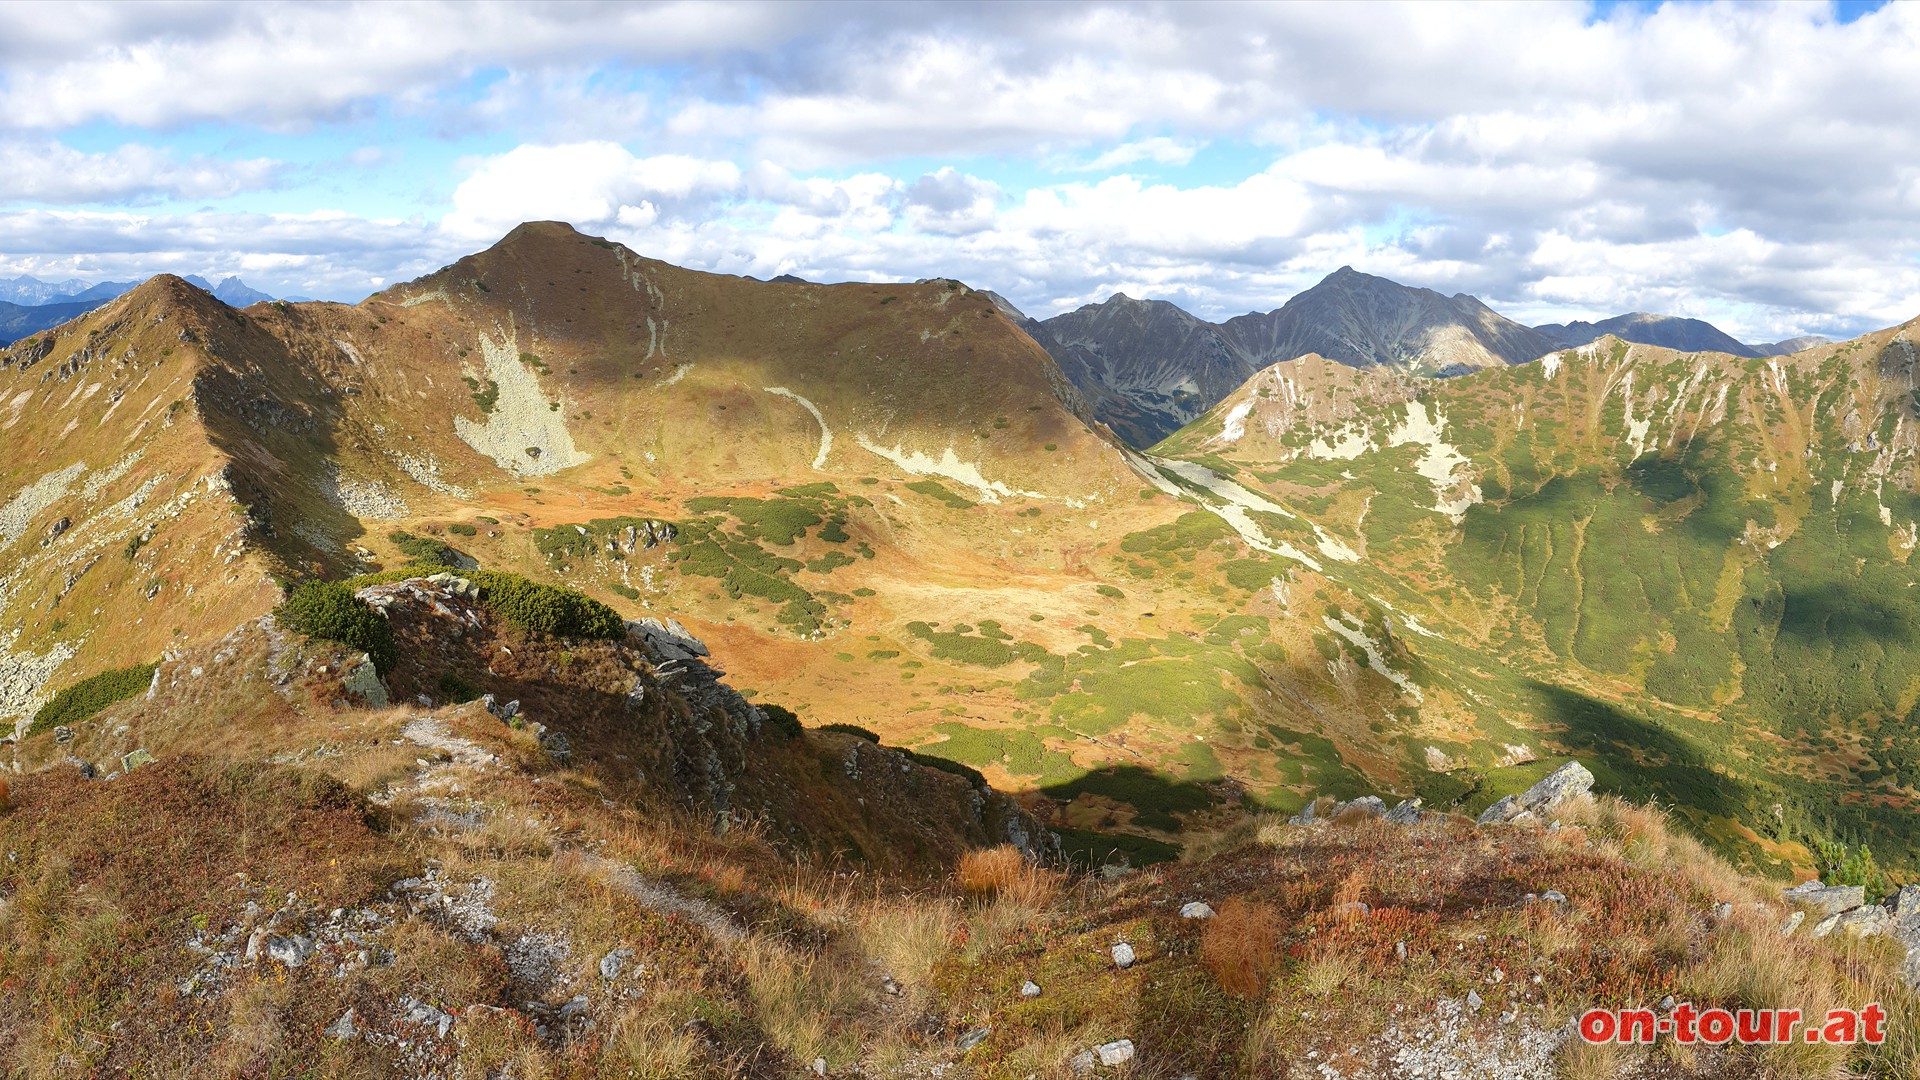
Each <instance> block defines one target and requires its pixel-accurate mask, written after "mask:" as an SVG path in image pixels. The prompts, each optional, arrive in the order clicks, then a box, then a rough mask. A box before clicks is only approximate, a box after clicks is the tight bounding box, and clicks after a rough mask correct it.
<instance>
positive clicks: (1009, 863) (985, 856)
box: [954, 844, 1061, 909]
mask: <svg viewBox="0 0 1920 1080" xmlns="http://www.w3.org/2000/svg"><path fill="white" fill-rule="evenodd" d="M954 876H955V877H956V878H957V879H958V880H959V882H960V888H961V889H962V890H963V891H965V892H966V894H967V895H969V896H973V897H990V898H994V899H999V900H1005V901H1008V902H1010V903H1013V904H1017V905H1019V906H1021V907H1025V908H1033V909H1039V908H1044V907H1046V906H1047V905H1048V904H1050V903H1052V902H1053V899H1054V897H1056V896H1058V895H1059V893H1060V883H1061V879H1060V875H1059V874H1057V873H1055V872H1053V871H1051V870H1048V869H1046V868H1045V867H1042V866H1039V865H1036V864H1035V863H1033V862H1031V861H1030V860H1028V858H1027V857H1026V856H1025V855H1024V854H1022V853H1021V851H1020V849H1019V848H1017V847H1014V846H1013V845H1012V844H1002V845H1001V846H999V847H994V848H985V849H981V850H976V851H969V852H967V853H966V854H965V855H962V856H961V857H960V865H959V866H958V867H957V868H956V869H955V871H954Z"/></svg>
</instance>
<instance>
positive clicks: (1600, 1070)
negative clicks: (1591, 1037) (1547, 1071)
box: [1554, 1039, 1629, 1080]
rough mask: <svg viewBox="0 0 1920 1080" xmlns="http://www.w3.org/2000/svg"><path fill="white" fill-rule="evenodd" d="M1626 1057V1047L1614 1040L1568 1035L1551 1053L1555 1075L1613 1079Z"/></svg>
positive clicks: (1565, 1079) (1586, 1079) (1587, 1079)
mask: <svg viewBox="0 0 1920 1080" xmlns="http://www.w3.org/2000/svg"><path fill="white" fill-rule="evenodd" d="M1628 1057H1629V1054H1628V1052H1627V1050H1626V1048H1625V1047H1622V1046H1619V1045H1617V1044H1614V1043H1590V1042H1586V1041H1585V1040H1582V1039H1568V1040H1566V1041H1565V1042H1563V1043H1561V1044H1560V1049H1559V1050H1558V1051H1557V1052H1556V1053H1555V1054H1554V1075H1555V1076H1556V1077H1558V1078H1559V1080H1612V1078H1613V1077H1616V1076H1619V1075H1620V1071H1621V1068H1622V1067H1623V1066H1624V1065H1625V1064H1626V1061H1627V1058H1628Z"/></svg>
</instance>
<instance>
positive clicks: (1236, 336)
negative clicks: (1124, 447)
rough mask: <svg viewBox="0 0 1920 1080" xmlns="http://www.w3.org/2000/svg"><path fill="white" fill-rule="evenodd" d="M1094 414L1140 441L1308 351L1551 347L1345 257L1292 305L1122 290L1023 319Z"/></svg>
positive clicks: (1377, 356) (1479, 307) (1367, 357)
mask: <svg viewBox="0 0 1920 1080" xmlns="http://www.w3.org/2000/svg"><path fill="white" fill-rule="evenodd" d="M1025 325H1026V328H1027V329H1028V330H1029V332H1030V333H1032V334H1033V335H1034V338H1035V340H1036V341H1039V342H1040V343H1041V344H1042V345H1043V346H1044V347H1045V348H1046V349H1047V350H1048V352H1050V353H1052V354H1053V356H1054V359H1055V360H1057V361H1058V362H1059V364H1060V367H1061V369H1062V370H1063V371H1065V372H1066V373H1067V376H1068V377H1069V378H1070V379H1072V380H1073V383H1074V385H1075V386H1077V387H1078V388H1079V389H1080V392H1081V393H1082V394H1083V395H1085V396H1086V398H1087V400H1088V401H1089V402H1090V403H1091V404H1092V406H1093V410H1094V414H1095V415H1096V416H1098V417H1099V418H1100V419H1101V420H1103V421H1105V422H1106V423H1107V424H1108V426H1110V427H1112V428H1113V430H1114V431H1115V432H1116V433H1118V434H1119V435H1120V436H1121V437H1122V438H1124V439H1126V440H1127V442H1128V443H1129V444H1130V445H1133V446H1136V447H1144V446H1150V445H1152V444H1153V443H1156V442H1158V441H1160V440H1161V439H1162V438H1165V437H1166V436H1168V435H1170V434H1172V433H1173V432H1174V430H1176V429H1177V428H1178V427H1179V426H1180V425H1182V424H1184V423H1186V422H1187V421H1188V420H1191V419H1193V418H1194V417H1195V416H1198V415H1199V414H1200V413H1202V412H1204V411H1206V410H1207V409H1209V408H1211V407H1212V406H1213V405H1214V404H1215V403H1216V402H1218V401H1219V400H1220V398H1221V397H1223V396H1225V395H1226V394H1227V393H1228V392H1229V391H1231V390H1232V389H1234V388H1235V387H1237V386H1239V385H1240V384H1241V383H1242V382H1244V381H1245V380H1246V378H1247V377H1248V376H1249V375H1251V374H1252V373H1253V372H1255V371H1257V370H1259V369H1260V368H1262V367H1265V366H1266V365H1268V364H1271V363H1274V362H1276V361H1280V360H1291V359H1293V358H1294V357H1296V356H1304V355H1306V354H1308V353H1313V354H1316V355H1320V356H1324V357H1327V358H1328V359H1331V360H1336V361H1339V362H1340V363H1343V364H1349V365H1353V366H1356V367H1386V368H1390V369H1392V370H1395V371H1401V372H1408V373H1412V374H1420V375H1457V374H1460V373H1462V372H1465V371H1472V370H1476V369H1479V368H1483V367H1489V366H1499V365H1504V364H1515V363H1522V362H1525V361H1527V360H1532V359H1534V358H1536V357H1538V356H1540V355H1541V354H1543V353H1545V352H1547V351H1549V350H1550V349H1552V348H1553V347H1554V342H1553V341H1552V340H1551V339H1549V338H1547V337H1546V336H1545V335H1542V334H1540V333H1538V332H1536V331H1534V330H1531V329H1529V328H1527V327H1525V326H1521V325H1520V324H1518V323H1515V322H1513V321H1511V320H1509V319H1506V318H1503V317H1501V316H1500V315H1499V314H1497V313H1495V312H1494V311H1492V310H1491V309H1489V308H1488V307H1487V306H1486V305H1485V304H1482V303H1481V302H1480V301H1479V300H1476V299H1475V298H1473V297H1471V296H1466V295H1464V294H1462V295H1456V296H1443V295H1441V294H1440V293H1437V292H1434V291H1432V290H1430V289H1413V288H1408V287H1407V286H1404V285H1401V284H1399V283H1397V282H1393V281H1389V280H1388V279H1386V278H1381V277H1375V276H1373V275H1370V274H1362V273H1359V272H1357V271H1355V270H1353V269H1352V268H1351V267H1342V268H1340V269H1339V270H1338V271H1336V272H1334V273H1333V274H1331V275H1329V276H1328V277H1327V278H1326V279H1325V280H1323V281H1321V282H1320V283H1319V284H1317V285H1315V286H1314V287H1313V288H1311V289H1308V290H1307V291H1306V292H1303V293H1301V294H1300V295H1298V296H1296V297H1294V298H1293V299H1292V300H1289V301H1288V302H1287V303H1286V305H1285V306H1283V307H1281V308H1279V309H1277V310H1274V311H1269V312H1265V313H1255V314H1249V315H1242V316H1239V317H1237V318H1233V319H1229V320H1228V321H1227V322H1225V323H1224V324H1215V323H1209V322H1207V321H1205V320H1203V319H1199V318H1197V317H1195V316H1193V315H1191V314H1189V313H1187V312H1186V311H1183V310H1181V309H1180V308H1179V307H1177V306H1175V305H1173V304H1170V303H1167V302H1165V301H1161V300H1146V301H1141V300H1135V299H1133V298H1132V297H1129V296H1126V295H1125V294H1116V295H1115V296H1113V297H1112V298H1110V299H1108V300H1107V301H1105V302H1104V303H1100V304H1090V305H1087V306H1086V307H1082V308H1080V309H1078V310H1076V311H1071V312H1068V313H1066V314H1064V315H1057V316H1055V317H1053V318H1051V319H1047V320H1044V321H1042V322H1039V323H1028V324H1025Z"/></svg>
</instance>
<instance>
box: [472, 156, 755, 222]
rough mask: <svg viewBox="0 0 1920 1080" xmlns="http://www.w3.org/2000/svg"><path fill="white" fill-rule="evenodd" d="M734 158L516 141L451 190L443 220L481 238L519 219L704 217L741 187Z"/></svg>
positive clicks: (681, 218)
mask: <svg viewBox="0 0 1920 1080" xmlns="http://www.w3.org/2000/svg"><path fill="white" fill-rule="evenodd" d="M740 178H741V177H740V169H739V167H738V166H736V165H734V164H733V163H731V162H726V161H702V160H700V159H698V158H692V157H687V156H685V155H680V154H662V155H658V156H655V157H646V158H642V157H636V156H634V155H633V154H632V153H631V152H629V151H628V150H627V149H626V148H625V147H622V146H620V145H619V144H617V143H610V142H586V143H570V144H566V145H561V146H521V147H517V148H515V149H514V150H512V151H510V152H508V153H505V154H501V155H499V156H497V157H493V158H489V159H487V160H486V161H484V162H482V163H481V164H480V165H479V167H478V168H477V169H475V170H474V171H473V174H472V175H471V176H469V177H467V179H466V180H464V181H462V182H461V184H460V186H459V187H458V188H456V189H454V192H453V212H452V213H450V214H448V215H447V217H446V218H445V220H444V222H443V225H444V227H445V230H446V231H447V232H448V233H449V234H451V235H454V236H460V237H466V238H470V239H474V240H485V239H489V238H492V237H496V236H499V235H500V234H501V233H504V232H506V231H507V230H508V229H511V228H512V227H513V226H514V225H517V224H519V223H520V222H522V221H527V220H532V219H536V218H553V219H557V220H561V221H569V222H572V223H574V224H575V225H578V226H580V227H583V228H594V227H605V226H607V225H611V224H614V223H616V222H620V221H621V217H622V214H623V212H625V213H626V216H627V218H628V222H629V223H633V224H640V223H642V222H643V221H644V223H645V224H653V223H655V222H656V221H659V220H660V219H661V216H662V214H663V213H664V214H665V216H666V218H667V219H668V220H686V219H688V218H691V217H700V216H704V215H705V214H706V213H708V212H710V211H711V210H712V208H713V207H714V206H715V205H716V204H717V202H718V201H719V200H720V199H722V198H724V197H725V196H727V195H729V194H731V193H733V192H734V191H736V190H738V188H739V187H740Z"/></svg>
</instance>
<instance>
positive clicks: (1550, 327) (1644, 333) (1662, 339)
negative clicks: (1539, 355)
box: [1534, 311, 1768, 357]
mask: <svg viewBox="0 0 1920 1080" xmlns="http://www.w3.org/2000/svg"><path fill="white" fill-rule="evenodd" d="M1534 329H1535V330H1538V331H1540V332H1541V333H1542V334H1545V335H1546V336H1548V337H1550V338H1552V339H1553V343H1554V344H1555V345H1558V346H1561V347H1563V348H1565V347H1570V346H1574V345H1585V344H1586V343H1587V342H1589V341H1595V340H1598V339H1599V338H1603V337H1605V336H1606V335H1608V334H1612V335H1613V336H1614V337H1617V338H1619V339H1620V340H1622V341H1631V342H1634V343H1636V344H1640V345H1658V346H1660V347H1661V348H1663V349H1676V350H1678V351H1680V352H1722V353H1730V354H1732V355H1734V356H1748V357H1752V356H1765V355H1768V354H1767V353H1763V352H1761V351H1760V350H1759V349H1757V348H1755V347H1754V346H1752V345H1748V344H1747V343H1746V342H1744V341H1740V340H1738V339H1737V338H1735V337H1734V336H1733V335H1731V334H1728V333H1726V332H1725V331H1723V330H1721V329H1720V328H1719V327H1717V326H1715V325H1713V324H1712V323H1709V322H1702V321H1700V320H1699V319H1682V318H1679V317H1677V316H1673V315H1649V314H1647V313H1646V312H1644V311H1635V312H1633V313H1631V314H1627V315H1615V316H1614V317H1613V318H1611V319H1602V320H1600V321H1599V322H1570V323H1564V324H1563V323H1548V324H1547V325H1545V326H1536V327H1534Z"/></svg>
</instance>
